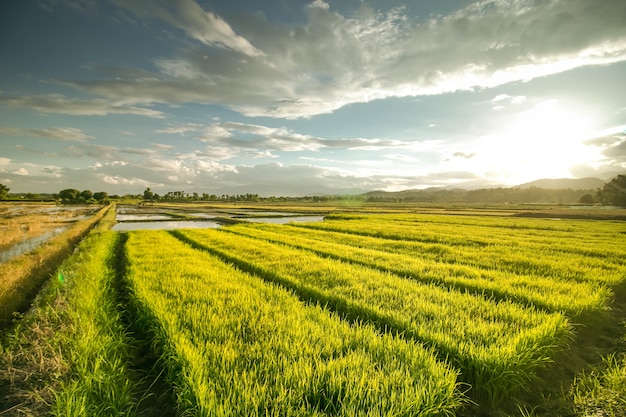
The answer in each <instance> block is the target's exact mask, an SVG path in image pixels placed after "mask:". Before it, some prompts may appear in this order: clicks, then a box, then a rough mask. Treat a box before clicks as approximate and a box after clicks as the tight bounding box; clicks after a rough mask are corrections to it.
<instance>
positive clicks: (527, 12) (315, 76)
mask: <svg viewBox="0 0 626 417" xmlns="http://www.w3.org/2000/svg"><path fill="white" fill-rule="evenodd" d="M116 4H118V5H119V6H120V7H123V8H125V9H127V10H129V11H130V12H132V13H134V14H135V15H136V16H139V17H141V18H146V19H149V18H158V19H160V20H162V21H164V22H167V23H168V24H170V25H172V26H174V27H177V28H184V29H185V30H186V31H187V33H188V35H189V36H190V37H191V38H193V39H196V40H199V41H201V42H202V43H203V45H189V46H188V47H186V48H185V49H183V50H181V51H180V52H179V54H178V56H176V57H170V58H159V59H156V60H155V64H156V65H157V67H158V68H159V72H154V73H153V74H152V77H142V78H137V79H126V80H117V79H109V80H106V79H105V80H92V81H82V82H75V83H73V84H74V85H75V86H77V87H79V88H81V89H83V90H86V91H88V92H91V93H93V94H97V95H101V96H104V97H107V98H109V99H111V100H114V101H115V100H128V102H131V101H132V100H135V103H182V102H195V103H218V104H222V105H225V106H228V107H230V108H232V109H234V110H236V111H239V112H241V113H242V114H245V115H247V116H271V117H285V118H298V117H309V116H312V115H317V114H321V113H328V112H332V111H334V110H336V109H338V108H340V107H342V106H344V105H346V104H349V103H358V102H368V101H372V100H375V99H380V98H386V97H404V96H419V95H432V94H441V93H445V92H452V91H457V90H468V89H473V88H483V87H494V86H497V85H501V84H504V83H508V82H511V81H518V80H529V79H532V78H535V77H541V76H545V75H549V74H554V73H558V72H562V71H566V70H569V69H572V68H576V67H580V66H585V65H595V64H607V63H613V62H619V61H623V60H626V26H625V25H624V24H623V18H624V16H626V3H624V2H623V1H621V0H605V1H602V2H595V3H593V4H591V3H589V2H588V1H587V0H545V1H541V2H537V1H531V0H522V1H516V2H511V1H505V0H484V1H478V2H475V3H472V4H470V5H469V6H467V7H466V8H463V9H460V10H457V11H456V12H454V13H451V14H450V15H447V16H433V17H432V18H430V19H429V20H426V21H419V22H416V21H412V20H411V19H410V18H409V16H407V15H406V14H405V12H404V10H403V9H398V8H396V9H392V10H389V11H386V12H383V11H378V10H373V9H371V8H368V7H367V6H365V5H362V6H361V7H360V8H359V9H358V10H356V11H354V12H353V13H352V14H350V15H348V14H346V15H342V14H340V13H339V12H336V11H331V9H330V8H329V7H328V5H327V3H325V2H323V1H315V2H313V3H311V4H310V6H309V7H306V8H305V13H306V16H307V20H306V21H305V22H304V23H302V24H301V25H296V26H294V25H290V26H279V25H276V24H275V23H273V22H269V21H268V20H266V19H265V17H263V15H262V14H256V15H253V16H246V17H240V18H239V19H240V21H235V20H233V21H232V22H231V24H228V23H226V22H225V21H224V20H222V19H221V18H219V17H217V16H215V15H214V14H212V13H211V12H206V11H204V10H202V8H201V7H200V6H199V5H198V4H197V3H195V2H194V1H192V0H185V1H182V0H179V1H175V2H167V3H166V2H165V0H159V1H153V2H149V3H146V2H140V1H138V0H133V1H128V2H126V1H124V2H122V1H121V0H120V1H118V2H117V3H116ZM233 28H235V29H233ZM236 32H239V34H238V35H235V33H236ZM246 39H254V42H255V45H256V47H253V46H252V45H251V44H250V43H249V42H247V41H246ZM215 44H219V45H223V46H224V47H225V48H226V49H220V48H208V47H207V45H208V46H214V45H215ZM257 48H258V49H257ZM260 50H262V51H263V53H260V52H259V51H260ZM507 99H508V98H507ZM515 99H516V98H512V99H511V100H512V101H514V100H515ZM496 102H497V101H496Z"/></svg>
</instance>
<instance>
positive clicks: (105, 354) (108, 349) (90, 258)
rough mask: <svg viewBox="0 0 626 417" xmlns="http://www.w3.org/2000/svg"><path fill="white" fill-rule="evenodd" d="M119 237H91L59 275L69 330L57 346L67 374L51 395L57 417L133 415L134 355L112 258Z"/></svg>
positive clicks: (98, 234) (100, 235)
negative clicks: (64, 288)
mask: <svg viewBox="0 0 626 417" xmlns="http://www.w3.org/2000/svg"><path fill="white" fill-rule="evenodd" d="M119 238H120V235H119V234H117V233H114V232H101V233H94V234H93V235H91V236H90V237H88V238H87V239H86V240H85V241H84V242H83V244H81V246H80V249H79V251H78V252H76V253H75V254H74V255H73V256H72V257H70V258H69V259H68V260H67V261H65V262H64V263H63V264H62V265H61V267H60V268H59V271H58V277H59V279H61V278H62V279H63V281H64V283H65V285H66V286H67V287H68V307H67V310H66V311H65V312H64V316H65V320H66V323H67V327H66V329H65V330H64V332H63V335H64V338H63V339H62V341H61V343H60V348H61V351H62V352H63V355H64V358H65V360H66V361H67V363H68V366H69V372H68V375H67V377H66V378H64V379H63V380H62V382H61V385H60V387H59V389H58V390H56V392H55V401H54V403H53V414H54V415H58V416H94V415H98V416H106V415H109V416H121V415H133V414H134V413H135V412H136V407H137V400H136V395H135V394H136V393H135V391H134V390H135V387H134V382H135V381H134V380H133V379H131V377H130V370H129V367H128V364H129V363H130V360H131V358H132V355H133V353H134V352H133V348H132V342H131V340H130V339H129V337H128V335H127V333H126V331H125V328H124V325H123V322H122V319H121V312H120V311H119V309H118V308H117V302H118V300H117V297H116V295H115V285H116V284H115V282H114V280H115V273H116V271H115V269H114V268H113V266H112V257H113V256H114V250H115V247H116V245H117V243H118V240H119Z"/></svg>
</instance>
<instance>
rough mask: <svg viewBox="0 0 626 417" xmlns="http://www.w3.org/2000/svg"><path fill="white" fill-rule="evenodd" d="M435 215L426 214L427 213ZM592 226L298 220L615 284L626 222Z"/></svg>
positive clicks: (449, 254)
mask: <svg viewBox="0 0 626 417" xmlns="http://www.w3.org/2000/svg"><path fill="white" fill-rule="evenodd" d="M438 217H451V216H438ZM438 217H434V216H428V219H433V218H435V219H437V218H438ZM452 217H454V216H452ZM396 218H397V217H396ZM481 220H482V221H483V222H484V223H485V224H487V225H489V224H490V222H492V221H495V220H493V219H491V218H484V219H481ZM457 221H460V220H459V219H457ZM501 221H502V219H500V220H499V222H501ZM543 221H544V222H547V221H548V220H543ZM571 222H573V221H571ZM496 224H499V223H496ZM595 226H596V229H595V231H592V230H589V229H588V228H586V227H585V228H581V230H574V231H562V232H555V231H551V230H547V231H543V230H539V231H538V232H536V233H535V234H534V235H532V234H530V233H529V232H528V230H527V229H521V228H512V229H507V228H502V229H498V228H496V227H491V226H480V227H479V226H475V225H464V224H462V223H459V224H452V225H446V224H444V225H443V226H442V225H441V223H439V222H437V221H433V222H432V223H431V222H428V221H424V222H408V221H399V220H395V221H394V220H393V217H392V218H391V219H386V218H385V217H383V216H371V218H368V219H363V220H360V219H356V220H349V221H337V220H335V221H324V222H323V223H309V224H305V225H298V227H303V228H304V227H306V228H309V229H316V230H323V231H331V232H340V233H342V234H344V235H357V236H365V237H370V238H376V239H380V241H379V246H381V245H387V246H389V247H393V248H397V247H405V248H409V247H414V248H415V250H417V251H418V253H420V254H423V253H424V252H423V251H421V252H420V251H419V250H420V245H421V246H422V247H425V248H427V249H429V250H430V251H432V255H433V256H435V257H437V258H438V259H442V260H444V261H448V262H451V263H468V264H472V265H476V266H480V267H484V268H497V269H503V270H508V271H510V272H513V273H530V274H535V273H537V274H541V275H544V276H549V277H550V278H556V279H562V280H565V281H589V282H594V283H598V284H607V285H615V284H618V283H620V282H622V281H623V280H624V277H625V274H624V272H625V271H626V249H625V248H626V227H624V225H623V224H621V223H620V224H614V223H612V222H596V224H595ZM390 241H391V242H393V241H395V242H396V243H395V244H394V243H390ZM402 250H406V249H402Z"/></svg>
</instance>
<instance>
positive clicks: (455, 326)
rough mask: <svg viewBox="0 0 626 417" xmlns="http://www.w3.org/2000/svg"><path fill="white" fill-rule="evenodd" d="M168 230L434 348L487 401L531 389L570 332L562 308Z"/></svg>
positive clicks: (234, 239)
mask: <svg viewBox="0 0 626 417" xmlns="http://www.w3.org/2000/svg"><path fill="white" fill-rule="evenodd" d="M173 233H174V234H175V235H176V236H178V237H180V238H181V239H184V240H187V241H189V242H191V243H192V244H194V245H196V246H197V247H199V248H203V249H204V250H206V251H208V252H210V253H213V254H217V255H218V256H220V257H222V258H223V259H225V260H227V261H229V262H233V263H235V264H236V265H237V266H239V267H240V268H244V269H246V270H249V271H253V272H255V273H257V274H259V275H260V276H263V277H264V278H265V279H267V280H270V281H273V282H277V283H280V284H281V285H284V286H286V287H288V288H290V289H292V290H294V291H296V292H297V293H298V294H300V296H301V297H303V298H305V299H311V300H314V301H317V302H319V303H321V304H327V305H329V306H331V307H332V308H333V309H335V310H337V311H339V312H341V313H342V314H344V315H346V316H347V317H351V318H355V319H359V320H367V321H371V322H374V323H376V324H377V325H378V326H379V327H381V328H387V329H391V330H394V331H397V332H400V333H403V334H405V335H407V336H410V337H412V338H415V339H417V340H419V341H422V342H424V343H427V344H428V345H430V346H433V347H435V348H436V349H437V350H438V351H439V354H440V356H441V357H449V358H450V360H451V361H452V362H453V363H454V364H455V365H456V366H458V367H459V369H460V370H461V372H462V375H463V378H464V381H466V382H469V383H471V384H472V385H473V388H474V389H475V390H476V392H477V393H479V394H480V395H484V396H487V397H489V398H490V400H491V401H492V402H496V401H498V400H500V399H503V398H506V397H508V396H509V395H511V393H513V392H515V391H517V390H519V389H523V388H525V387H528V384H529V383H530V381H532V380H533V378H534V375H535V371H536V369H537V368H538V367H541V366H543V365H544V364H545V363H546V362H548V361H549V357H550V354H551V353H552V352H553V350H554V349H557V348H559V347H562V346H563V344H564V343H565V342H566V340H567V338H568V337H569V336H570V334H571V333H570V332H571V330H570V327H569V323H568V320H567V319H566V318H565V317H564V316H563V315H562V314H560V313H545V312H541V311H537V310H536V309H534V308H525V307H522V306H520V305H517V304H514V303H511V302H508V301H501V302H496V301H492V300H488V299H485V298H483V297H481V296H475V295H472V294H468V293H465V292H460V291H457V290H454V289H452V288H442V287H440V286H437V285H434V284H425V283H420V282H417V281H413V280H407V279H403V278H402V277H399V276H397V275H394V274H392V273H388V272H382V271H379V270H376V269H372V268H368V267H364V266H362V265H355V264H352V263H347V262H342V261H339V260H336V259H329V258H325V257H321V256H319V255H317V254H315V253H313V252H311V251H308V250H303V249H296V248H291V247H288V246H285V245H282V244H276V243H270V242H266V241H261V240H259V239H254V238H249V237H245V236H239V235H235V234H232V233H228V232H224V231H219V230H184V231H175V232H173Z"/></svg>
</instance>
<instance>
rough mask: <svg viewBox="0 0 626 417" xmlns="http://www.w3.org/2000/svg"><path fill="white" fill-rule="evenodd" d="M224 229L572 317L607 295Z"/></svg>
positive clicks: (578, 286) (255, 230) (598, 307)
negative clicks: (559, 312)
mask: <svg viewBox="0 0 626 417" xmlns="http://www.w3.org/2000/svg"><path fill="white" fill-rule="evenodd" d="M225 230H227V231H229V232H233V233H238V234H242V235H246V236H251V237H256V238H260V239H266V240H268V241H272V242H279V243H283V244H286V245H289V246H293V247H297V248H303V249H307V250H310V251H313V252H315V253H317V254H320V255H322V256H329V257H332V258H335V259H339V260H343V261H347V262H351V263H357V264H360V265H365V266H371V267H374V268H377V269H379V270H382V271H388V272H393V273H395V274H398V275H400V276H406V277H411V278H414V279H417V280H422V281H427V282H435V283H441V284H444V285H446V286H450V287H457V288H463V289H466V290H469V291H471V292H473V293H479V294H487V295H489V296H493V297H497V298H506V299H510V300H513V301H520V302H523V303H526V304H531V305H534V306H536V307H540V308H545V309H547V310H550V311H563V312H565V313H567V314H568V315H570V316H572V317H577V316H580V315H582V314H587V315H590V314H592V313H597V312H598V311H602V310H604V309H606V306H605V303H606V301H607V300H608V298H609V294H610V291H609V289H608V288H606V287H603V286H600V285H593V284H591V283H589V282H563V281H559V280H554V279H551V278H544V277H541V276H536V275H517V274H512V273H503V272H501V271H498V270H495V269H489V270H486V269H479V268H476V267H474V266H471V265H461V264H456V263H445V262H437V261H435V260H432V259H423V258H422V257H420V256H415V255H414V256H411V255H409V254H404V253H390V252H386V251H380V250H373V249H369V248H366V247H364V246H365V245H363V244H362V245H360V246H359V247H354V246H350V245H344V244H340V243H334V242H332V238H331V237H329V236H327V235H329V233H319V232H318V236H316V237H317V239H311V238H308V237H305V236H308V235H309V234H308V233H307V230H306V229H303V228H295V227H284V226H283V227H281V226H276V225H239V226H233V227H230V228H228V229H225ZM314 233H315V231H314ZM325 237H328V239H325ZM361 239H363V237H361ZM370 240H371V239H370Z"/></svg>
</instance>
